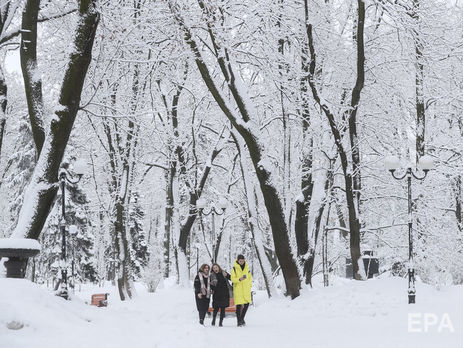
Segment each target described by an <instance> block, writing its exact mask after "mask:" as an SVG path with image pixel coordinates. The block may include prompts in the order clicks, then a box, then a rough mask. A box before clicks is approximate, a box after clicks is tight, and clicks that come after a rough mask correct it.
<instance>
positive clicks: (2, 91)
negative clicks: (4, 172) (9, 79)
mask: <svg viewBox="0 0 463 348" xmlns="http://www.w3.org/2000/svg"><path fill="white" fill-rule="evenodd" d="M7 91H8V88H7V86H6V82H5V76H4V75H3V70H2V69H1V67H0V158H1V156H2V145H3V136H4V135H5V128H6V104H7Z"/></svg>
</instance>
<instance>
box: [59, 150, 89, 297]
mask: <svg viewBox="0 0 463 348" xmlns="http://www.w3.org/2000/svg"><path fill="white" fill-rule="evenodd" d="M86 171H87V165H86V163H85V162H84V161H83V160H80V159H79V160H77V161H76V162H75V163H74V173H75V175H76V176H77V179H75V180H71V178H69V177H72V176H71V175H70V173H69V172H68V171H67V170H66V169H64V168H62V169H61V172H60V173H59V181H60V188H61V219H60V230H61V262H60V267H61V286H60V290H59V291H58V292H57V294H56V295H58V296H60V297H62V298H64V299H66V300H67V299H68V297H69V294H68V274H67V263H66V204H65V193H66V181H67V182H68V183H70V184H73V185H74V184H77V183H78V182H79V181H80V180H81V179H82V176H83V175H84V173H85V172H86ZM68 176H69V177H68ZM73 230H74V229H73Z"/></svg>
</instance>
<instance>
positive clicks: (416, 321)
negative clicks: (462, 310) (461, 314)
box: [408, 313, 455, 333]
mask: <svg viewBox="0 0 463 348" xmlns="http://www.w3.org/2000/svg"><path fill="white" fill-rule="evenodd" d="M408 332H418V333H422V332H437V333H444V332H446V333H449V332H450V333H453V332H455V329H454V327H453V324H452V320H451V319H450V315H449V314H448V313H444V314H442V315H437V314H435V313H408Z"/></svg>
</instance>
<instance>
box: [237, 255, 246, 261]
mask: <svg viewBox="0 0 463 348" xmlns="http://www.w3.org/2000/svg"><path fill="white" fill-rule="evenodd" d="M236 259H237V260H244V256H243V255H241V254H239V255H238V257H237V258H236Z"/></svg>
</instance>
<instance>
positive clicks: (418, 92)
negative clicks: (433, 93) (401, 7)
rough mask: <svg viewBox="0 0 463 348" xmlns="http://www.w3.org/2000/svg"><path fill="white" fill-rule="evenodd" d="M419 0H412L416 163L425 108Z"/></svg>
mask: <svg viewBox="0 0 463 348" xmlns="http://www.w3.org/2000/svg"><path fill="white" fill-rule="evenodd" d="M420 1H421V0H413V7H412V8H413V11H412V17H413V19H414V21H415V27H414V28H413V44H414V46H415V101H416V163H418V161H419V159H420V158H421V157H423V156H424V153H425V129H426V114H425V111H426V108H425V101H424V57H423V42H422V38H421V36H422V35H421V15H420Z"/></svg>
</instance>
